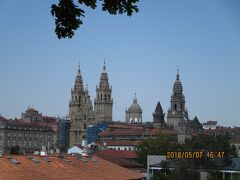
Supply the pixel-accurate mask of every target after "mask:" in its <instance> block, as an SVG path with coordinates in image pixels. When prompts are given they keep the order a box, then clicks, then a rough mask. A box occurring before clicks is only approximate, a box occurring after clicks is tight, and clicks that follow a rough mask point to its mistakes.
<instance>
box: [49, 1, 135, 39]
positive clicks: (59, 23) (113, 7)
mask: <svg viewBox="0 0 240 180" xmlns="http://www.w3.org/2000/svg"><path fill="white" fill-rule="evenodd" d="M99 1H100V2H102V10H103V11H107V12H108V13H109V14H112V15H116V14H123V13H126V14H127V15H128V16H131V15H132V14H133V13H134V12H138V7H137V6H136V3H137V2H138V1H139V0H99ZM77 2H78V4H79V5H85V6H87V7H89V8H91V9H95V8H96V7H97V0H78V1H77ZM84 13H85V11H84V10H83V9H81V8H79V7H78V5H77V3H75V2H74V1H73V0H59V3H58V4H52V7H51V14H52V16H54V17H55V25H56V28H55V32H56V34H57V37H58V38H59V39H61V38H66V37H68V38H72V37H73V36H74V31H75V30H77V29H78V28H79V27H80V26H81V25H82V24H83V22H82V17H85V16H84Z"/></svg>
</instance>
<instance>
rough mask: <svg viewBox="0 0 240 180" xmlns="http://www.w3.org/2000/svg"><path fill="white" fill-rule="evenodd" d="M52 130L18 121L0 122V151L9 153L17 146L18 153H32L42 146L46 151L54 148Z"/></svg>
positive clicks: (32, 123)
mask: <svg viewBox="0 0 240 180" xmlns="http://www.w3.org/2000/svg"><path fill="white" fill-rule="evenodd" d="M53 134H54V132H53V130H52V128H50V127H47V126H41V125H39V124H38V123H34V122H23V121H19V120H14V121H12V120H6V119H2V120H0V151H2V152H3V153H9V152H10V150H11V148H12V147H13V146H19V147H20V151H22V152H23V151H24V152H33V151H34V150H40V149H41V148H42V146H46V147H47V148H48V149H51V148H53V147H54V142H53Z"/></svg>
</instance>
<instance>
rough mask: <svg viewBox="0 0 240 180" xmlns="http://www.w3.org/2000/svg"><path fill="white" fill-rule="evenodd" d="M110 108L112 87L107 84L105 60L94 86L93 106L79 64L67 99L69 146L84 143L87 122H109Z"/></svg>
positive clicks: (111, 104) (110, 116)
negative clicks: (98, 80) (69, 120)
mask: <svg viewBox="0 0 240 180" xmlns="http://www.w3.org/2000/svg"><path fill="white" fill-rule="evenodd" d="M112 108H113V99H112V88H111V87H110V86H109V82H108V75H107V71H106V65H105V62H104V66H103V71H102V74H101V77H100V83H99V86H97V87H96V98H95V100H94V108H93V105H92V101H91V98H90V95H89V92H88V88H87V87H84V85H83V78H82V75H81V71H80V66H79V68H78V72H77V76H76V79H75V84H74V86H73V88H72V89H71V99H70V101H69V117H70V119H71V125H70V147H72V146H79V145H85V143H86V140H87V127H88V125H89V124H92V123H98V122H111V121H112Z"/></svg>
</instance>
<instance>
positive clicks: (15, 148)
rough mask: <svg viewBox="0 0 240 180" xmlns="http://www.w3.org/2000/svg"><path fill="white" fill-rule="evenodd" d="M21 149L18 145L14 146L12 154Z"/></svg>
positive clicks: (17, 152)
mask: <svg viewBox="0 0 240 180" xmlns="http://www.w3.org/2000/svg"><path fill="white" fill-rule="evenodd" d="M19 151H20V147H19V146H18V145H17V146H12V147H11V150H10V154H19Z"/></svg>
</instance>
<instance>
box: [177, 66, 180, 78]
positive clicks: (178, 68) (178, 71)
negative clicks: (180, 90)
mask: <svg viewBox="0 0 240 180" xmlns="http://www.w3.org/2000/svg"><path fill="white" fill-rule="evenodd" d="M179 77H180V75H179V68H177V80H179V79H180V78H179Z"/></svg>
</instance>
